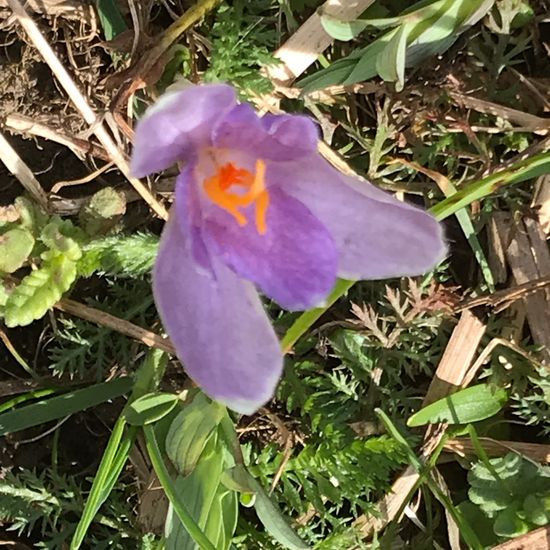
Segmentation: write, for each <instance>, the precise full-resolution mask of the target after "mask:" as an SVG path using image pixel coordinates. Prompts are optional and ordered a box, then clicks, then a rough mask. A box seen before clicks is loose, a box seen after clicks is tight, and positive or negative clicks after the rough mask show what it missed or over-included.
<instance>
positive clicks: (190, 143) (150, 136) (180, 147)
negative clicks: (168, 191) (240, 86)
mask: <svg viewBox="0 0 550 550" xmlns="http://www.w3.org/2000/svg"><path fill="white" fill-rule="evenodd" d="M235 104H236V96H235V91H234V90H233V88H231V87H230V86H227V85H225V84H215V85H203V86H195V85H190V86H188V87H186V88H184V89H182V90H178V91H175V92H169V93H167V94H164V95H163V96H162V97H161V98H160V100H159V101H158V102H157V103H155V104H154V105H153V106H152V107H150V108H149V109H148V110H147V112H146V113H145V115H144V116H143V118H142V119H141V120H140V121H139V122H138V124H137V127H136V135H135V140H134V151H133V154H132V164H131V172H132V174H133V175H134V176H136V177H142V176H146V175H148V174H152V173H153V172H160V171H161V170H165V169H166V168H168V167H169V166H171V165H172V164H174V163H175V162H176V161H178V160H188V159H189V158H190V157H192V156H194V154H195V153H196V151H197V149H198V148H200V147H208V146H209V145H210V131H211V128H212V125H213V124H214V122H215V121H216V120H218V119H220V118H221V117H223V116H224V114H225V113H226V112H228V111H230V110H231V109H232V108H233V107H234V106H235Z"/></svg>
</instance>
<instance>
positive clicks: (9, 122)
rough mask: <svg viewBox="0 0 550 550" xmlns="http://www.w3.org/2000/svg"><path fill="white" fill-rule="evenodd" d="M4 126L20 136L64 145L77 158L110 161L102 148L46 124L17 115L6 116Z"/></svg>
mask: <svg viewBox="0 0 550 550" xmlns="http://www.w3.org/2000/svg"><path fill="white" fill-rule="evenodd" d="M4 126H6V128H9V129H10V130H13V131H15V132H18V133H20V134H25V135H26V134H30V135H32V136H38V137H41V138H44V139H48V140H50V141H55V142H56V143H60V144H61V145H65V147H68V148H69V149H70V150H71V151H72V152H73V153H74V154H75V155H76V156H78V157H82V156H83V155H84V154H86V155H91V156H92V157H97V158H100V159H102V160H105V161H109V160H110V158H109V155H108V154H107V151H105V149H103V147H101V146H99V145H96V144H95V143H91V142H90V141H88V140H87V139H82V138H77V137H75V136H71V135H69V134H65V133H63V132H60V131H58V130H54V129H52V128H50V127H49V126H47V125H46V124H42V123H40V122H36V121H35V120H33V119H32V118H30V117H27V116H24V115H20V114H18V113H12V114H11V115H8V116H7V117H6V120H5V121H4Z"/></svg>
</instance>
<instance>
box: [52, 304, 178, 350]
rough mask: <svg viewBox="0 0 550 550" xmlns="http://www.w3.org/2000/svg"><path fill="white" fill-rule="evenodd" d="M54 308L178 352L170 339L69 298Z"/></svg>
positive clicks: (135, 338)
mask: <svg viewBox="0 0 550 550" xmlns="http://www.w3.org/2000/svg"><path fill="white" fill-rule="evenodd" d="M54 307H55V309H58V310H60V311H63V312H65V313H69V314H70V315H74V316H76V317H80V318H81V319H85V320H86V321H90V322H92V323H97V324H98V325H102V326H104V327H108V328H110V329H112V330H114V331H116V332H119V333H120V334H124V335H126V336H129V337H130V338H133V339H134V340H137V341H138V342H141V343H142V344H145V345H146V346H149V347H152V348H158V349H161V350H163V351H165V352H167V353H170V354H172V355H175V354H176V350H175V348H174V346H173V345H172V343H171V342H170V340H169V339H168V338H163V337H162V336H160V335H159V334H156V333H155V332H152V331H150V330H147V329H144V328H141V327H139V326H137V325H134V324H133V323H130V322H129V321H126V320H125V319H120V318H119V317H115V316H114V315H111V314H110V313H107V312H105V311H101V310H99V309H95V308H93V307H90V306H87V305H84V304H81V303H80V302H76V301H74V300H70V299H68V298H62V299H61V300H59V302H57V304H55V306H54Z"/></svg>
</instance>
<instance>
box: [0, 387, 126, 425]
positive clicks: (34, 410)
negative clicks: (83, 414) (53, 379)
mask: <svg viewBox="0 0 550 550" xmlns="http://www.w3.org/2000/svg"><path fill="white" fill-rule="evenodd" d="M131 388H132V379H131V378H129V377H126V378H117V379H116V380H112V381H110V382H102V383H101V384H94V385H93V386H89V387H87V388H84V389H81V390H76V391H73V392H70V393H65V394H63V395H58V396H56V397H52V398H50V399H45V400H42V401H38V402H37V403H32V404H31V405H27V406H26V407H21V408H19V409H15V410H13V411H9V412H7V413H4V414H0V435H5V434H7V433H13V432H18V431H20V430H25V429H27V428H32V427H33V426H38V425H40V424H44V423H45V422H51V421H52V420H58V419H59V418H63V417H64V416H67V415H70V414H74V413H77V412H80V411H84V410H86V409H89V408H90V407H95V406H96V405H99V404H100V403H104V402H105V401H109V400H110V399H115V398H116V397H120V396H121V395H124V394H125V393H128V392H129V391H130V390H131Z"/></svg>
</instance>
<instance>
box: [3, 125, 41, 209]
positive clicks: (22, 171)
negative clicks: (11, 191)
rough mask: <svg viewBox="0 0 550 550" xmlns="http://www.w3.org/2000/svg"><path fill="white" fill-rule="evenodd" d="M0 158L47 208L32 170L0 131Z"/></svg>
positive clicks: (37, 200) (35, 198)
mask: <svg viewBox="0 0 550 550" xmlns="http://www.w3.org/2000/svg"><path fill="white" fill-rule="evenodd" d="M0 160H1V161H2V162H3V163H4V164H5V165H6V168H7V169H8V170H9V171H10V172H11V173H12V174H13V175H14V176H15V177H16V178H17V179H18V180H19V182H20V183H21V185H22V186H23V187H24V188H25V189H26V190H27V191H28V193H29V194H30V195H31V196H32V197H33V199H34V200H35V201H36V202H37V203H38V204H39V205H40V206H42V208H44V209H45V210H48V196H47V195H46V192H45V191H44V189H43V188H42V186H41V185H40V183H39V182H38V180H37V179H36V178H35V176H34V174H33V172H32V170H31V169H30V168H29V167H28V166H27V165H26V164H25V163H24V162H23V160H22V159H21V157H20V156H19V155H18V154H17V152H16V151H15V149H14V148H13V147H12V146H11V145H10V144H9V142H8V140H7V139H6V138H5V137H4V135H3V134H2V133H0Z"/></svg>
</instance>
